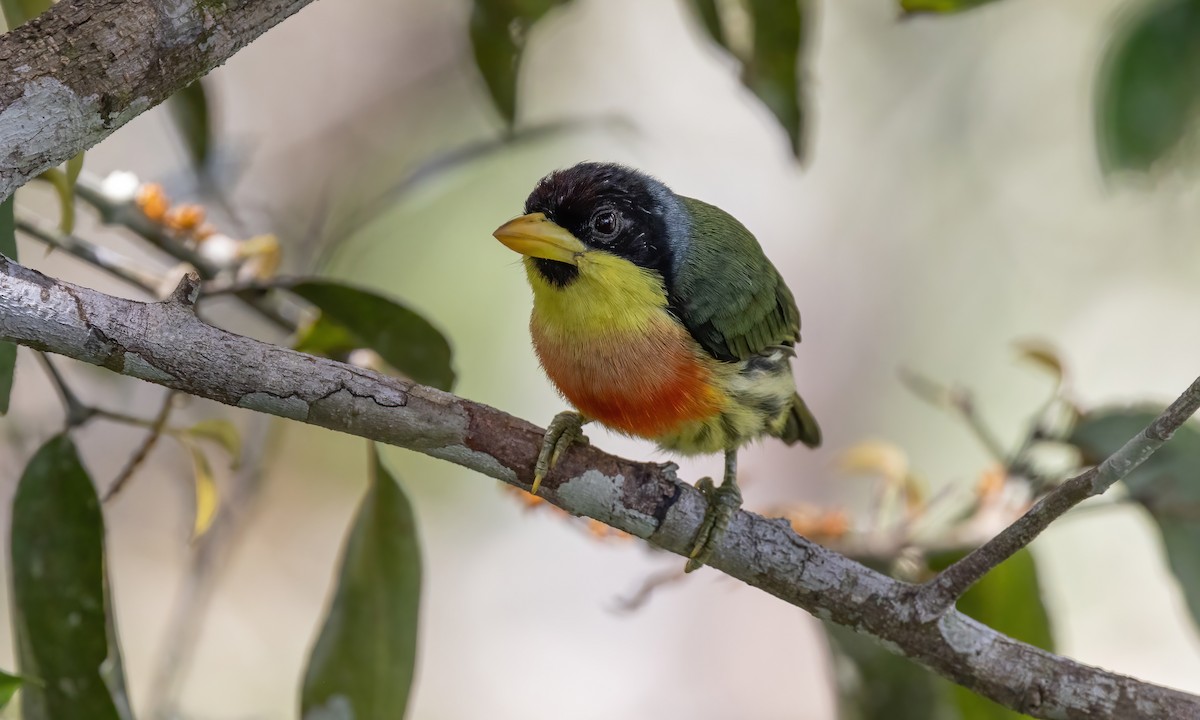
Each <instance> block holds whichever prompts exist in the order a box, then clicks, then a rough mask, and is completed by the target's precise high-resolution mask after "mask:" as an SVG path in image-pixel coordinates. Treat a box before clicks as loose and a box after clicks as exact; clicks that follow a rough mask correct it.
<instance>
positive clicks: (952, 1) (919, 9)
mask: <svg viewBox="0 0 1200 720" xmlns="http://www.w3.org/2000/svg"><path fill="white" fill-rule="evenodd" d="M995 1H996V0H900V9H901V10H903V11H904V12H906V13H909V14H916V13H938V14H946V13H956V12H962V11H963V10H971V9H973V8H977V7H979V6H980V5H987V4H988V3H991V2H995Z"/></svg>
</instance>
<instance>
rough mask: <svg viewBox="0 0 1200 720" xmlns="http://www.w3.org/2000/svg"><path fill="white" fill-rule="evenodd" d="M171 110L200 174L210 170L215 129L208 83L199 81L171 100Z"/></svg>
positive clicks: (168, 102) (168, 101) (169, 100)
mask: <svg viewBox="0 0 1200 720" xmlns="http://www.w3.org/2000/svg"><path fill="white" fill-rule="evenodd" d="M167 109H168V110H170V112H171V118H172V119H173V120H174V121H175V128H176V130H178V131H179V136H180V138H181V139H182V140H183V144H184V146H185V147H186V148H187V152H188V156H189V157H190V158H191V160H192V166H193V167H194V168H195V170H196V172H198V173H203V172H204V171H205V169H207V167H208V160H209V153H210V152H211V149H212V125H211V123H210V120H209V109H208V93H207V91H206V90H205V87H204V82H203V81H202V80H196V81H194V82H193V83H192V84H190V85H188V86H186V87H184V88H183V89H182V90H179V91H178V92H176V93H175V94H174V95H172V96H171V97H169V98H168V99H167Z"/></svg>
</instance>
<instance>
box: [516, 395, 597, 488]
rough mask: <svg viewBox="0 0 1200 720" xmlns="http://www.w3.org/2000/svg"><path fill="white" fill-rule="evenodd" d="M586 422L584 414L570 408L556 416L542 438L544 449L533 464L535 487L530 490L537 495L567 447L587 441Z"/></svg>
mask: <svg viewBox="0 0 1200 720" xmlns="http://www.w3.org/2000/svg"><path fill="white" fill-rule="evenodd" d="M586 422H587V420H585V419H584V417H583V416H582V415H580V414H579V413H577V412H572V411H570V410H567V411H565V412H560V413H559V414H557V415H555V416H554V419H553V420H551V421H550V425H549V427H547V428H546V435H545V437H544V438H543V439H542V449H541V451H540V452H538V459H537V463H536V464H535V465H534V466H533V487H532V488H530V490H529V492H531V493H533V494H534V495H537V492H538V488H539V487H541V485H542V480H544V479H545V477H546V475H548V474H549V473H550V471H551V470H553V469H554V466H555V464H557V463H558V459H559V458H560V457H562V454H563V453H564V452H566V450H567V448H569V447H571V445H572V444H574V443H577V442H582V443H587V441H588V439H587V436H586V435H584V434H583V426H584V424H585V423H586Z"/></svg>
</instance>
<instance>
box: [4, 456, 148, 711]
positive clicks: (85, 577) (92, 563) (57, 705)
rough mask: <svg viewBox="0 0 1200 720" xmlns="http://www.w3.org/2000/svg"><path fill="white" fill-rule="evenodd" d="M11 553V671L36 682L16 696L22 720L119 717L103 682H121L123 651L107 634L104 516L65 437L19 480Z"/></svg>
mask: <svg viewBox="0 0 1200 720" xmlns="http://www.w3.org/2000/svg"><path fill="white" fill-rule="evenodd" d="M11 551H12V567H11V573H12V596H13V611H12V614H13V629H14V636H15V641H16V654H17V667H18V668H19V670H20V673H21V674H22V675H23V676H25V677H27V678H33V679H35V681H31V682H29V683H28V684H26V686H25V689H24V692H23V693H22V702H21V706H22V707H21V709H22V716H23V717H24V718H25V720H57V719H58V718H88V720H118V718H120V717H121V715H120V713H119V712H118V710H117V705H116V704H115V702H114V699H113V696H112V695H110V690H109V685H108V684H107V682H112V681H113V679H114V678H115V677H119V676H120V672H119V667H120V650H119V648H118V647H117V645H116V643H115V642H113V641H112V639H113V638H115V632H113V633H112V634H111V635H110V631H111V629H112V625H111V620H112V619H111V617H110V616H109V613H110V612H111V599H110V598H109V596H108V594H107V580H106V577H105V572H106V571H105V562H104V519H103V516H102V515H101V512H100V502H99V500H98V499H97V497H96V491H95V489H94V488H93V487H92V480H91V478H90V477H89V476H88V473H87V470H85V469H84V467H83V465H82V463H81V462H80V460H79V455H78V453H77V452H76V450H75V446H74V444H73V443H72V442H71V440H70V438H69V437H68V436H66V435H59V436H57V437H55V438H53V439H51V440H50V441H49V442H47V443H46V444H45V445H43V446H42V447H41V448H40V449H39V450H38V451H37V453H36V454H35V455H34V456H33V459H31V460H30V461H29V465H28V466H26V468H25V472H24V474H23V475H22V476H21V480H20V483H19V484H18V486H17V492H16V496H15V498H14V499H13V508H12V543H11ZM114 669H118V670H117V672H116V673H114V672H113V671H114ZM106 680H107V682H106ZM112 692H113V693H115V694H117V695H120V696H124V694H125V690H124V687H113V688H112Z"/></svg>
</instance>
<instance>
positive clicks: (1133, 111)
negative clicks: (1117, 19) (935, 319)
mask: <svg viewBox="0 0 1200 720" xmlns="http://www.w3.org/2000/svg"><path fill="white" fill-rule="evenodd" d="M1197 77H1200V0H1160V1H1158V2H1151V3H1144V4H1143V9H1142V11H1141V12H1139V13H1137V14H1135V15H1133V16H1132V18H1131V19H1130V21H1129V23H1128V25H1127V26H1126V27H1125V28H1124V29H1123V30H1122V31H1121V32H1119V33H1117V34H1116V36H1115V37H1114V38H1113V40H1112V42H1111V43H1110V44H1109V46H1108V49H1107V50H1106V52H1105V59H1104V62H1103V63H1101V65H1100V72H1099V76H1098V79H1097V88H1096V98H1097V100H1096V142H1097V144H1098V152H1099V155H1100V164H1101V166H1102V167H1103V168H1104V170H1105V171H1108V172H1111V171H1115V170H1147V169H1149V168H1150V167H1151V166H1152V165H1153V164H1154V163H1155V161H1157V160H1159V159H1161V158H1162V157H1164V156H1165V155H1166V154H1167V153H1168V152H1169V151H1170V150H1172V149H1173V148H1175V147H1177V146H1179V145H1180V143H1181V141H1182V140H1183V139H1184V138H1185V137H1186V136H1188V135H1190V134H1194V130H1195V129H1196V117H1197V109H1198V108H1197V101H1198V100H1200V82H1197Z"/></svg>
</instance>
